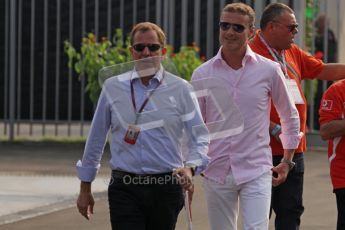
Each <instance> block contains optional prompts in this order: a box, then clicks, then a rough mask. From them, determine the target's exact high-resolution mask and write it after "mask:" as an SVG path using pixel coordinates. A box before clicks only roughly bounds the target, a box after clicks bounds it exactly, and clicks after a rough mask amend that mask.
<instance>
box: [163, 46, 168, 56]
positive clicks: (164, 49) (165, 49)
mask: <svg viewBox="0 0 345 230" xmlns="http://www.w3.org/2000/svg"><path fill="white" fill-rule="evenodd" d="M166 53H167V48H165V47H163V48H162V55H165V54H166Z"/></svg>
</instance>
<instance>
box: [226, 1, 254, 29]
mask: <svg viewBox="0 0 345 230" xmlns="http://www.w3.org/2000/svg"><path fill="white" fill-rule="evenodd" d="M222 12H229V13H239V14H242V15H247V16H248V17H249V24H250V26H254V22H255V12H254V10H253V8H251V7H250V6H249V5H247V4H244V3H242V2H237V3H230V4H227V5H226V6H225V7H224V8H223V11H222Z"/></svg>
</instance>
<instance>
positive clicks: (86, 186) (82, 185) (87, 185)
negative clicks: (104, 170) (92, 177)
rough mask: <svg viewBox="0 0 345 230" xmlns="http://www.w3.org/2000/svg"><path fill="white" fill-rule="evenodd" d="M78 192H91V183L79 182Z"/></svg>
mask: <svg viewBox="0 0 345 230" xmlns="http://www.w3.org/2000/svg"><path fill="white" fill-rule="evenodd" d="M80 192H81V193H82V192H84V193H86V192H88V193H89V192H91V182H85V181H81V182H80Z"/></svg>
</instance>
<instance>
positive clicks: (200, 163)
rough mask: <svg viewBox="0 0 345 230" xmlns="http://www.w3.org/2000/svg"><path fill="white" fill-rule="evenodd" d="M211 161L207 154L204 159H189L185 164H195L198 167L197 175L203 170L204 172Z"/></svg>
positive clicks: (195, 172)
mask: <svg viewBox="0 0 345 230" xmlns="http://www.w3.org/2000/svg"><path fill="white" fill-rule="evenodd" d="M209 161H210V159H209V158H208V157H207V156H205V157H203V158H202V159H197V160H188V161H186V162H185V164H184V165H185V166H193V167H194V166H195V167H196V168H195V171H194V175H195V176H196V175H199V174H200V173H201V172H203V171H204V170H205V169H206V167H207V165H208V163H209Z"/></svg>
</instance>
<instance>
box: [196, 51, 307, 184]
mask: <svg viewBox="0 0 345 230" xmlns="http://www.w3.org/2000/svg"><path fill="white" fill-rule="evenodd" d="M221 49H222V48H220V50H219V51H218V54H217V55H216V56H215V57H213V58H212V59H210V60H209V61H207V62H206V63H204V64H203V65H201V66H199V67H198V68H197V69H196V70H195V71H194V73H193V76H192V81H196V80H202V79H210V78H214V79H221V80H222V82H224V89H225V90H227V91H228V92H227V93H228V95H229V96H230V97H232V100H233V101H234V103H235V104H236V105H237V107H238V109H239V111H240V113H241V115H242V118H243V127H244V129H243V131H242V132H241V133H239V134H237V135H230V136H227V137H223V138H218V139H213V140H211V143H210V146H209V152H208V156H209V157H210V158H211V161H210V163H209V165H208V167H207V168H206V170H205V171H204V175H205V177H207V178H209V179H212V180H215V181H217V182H219V183H224V182H225V178H226V176H227V175H228V174H229V173H230V171H231V172H232V174H233V176H234V178H235V182H236V184H242V183H245V182H248V181H251V180H253V179H255V178H258V177H260V176H261V175H262V174H264V173H267V172H269V171H270V170H271V168H272V153H271V148H270V146H269V142H270V137H269V123H270V120H269V115H270V107H271V104H270V103H271V99H272V101H273V103H274V105H275V106H276V108H277V111H278V113H279V116H280V119H281V124H282V134H281V135H280V138H281V140H282V144H283V147H284V149H295V148H297V146H298V144H299V142H300V138H301V135H300V134H299V116H298V112H297V110H296V107H295V105H294V103H293V101H292V99H291V98H290V96H289V93H288V91H287V87H286V85H285V82H284V81H285V80H284V75H283V72H282V70H281V68H280V66H279V64H277V63H275V62H273V61H271V60H269V59H267V58H265V57H262V56H260V55H258V54H256V53H254V52H253V51H252V50H251V49H250V47H249V46H247V51H246V54H245V56H244V58H243V60H242V68H240V69H238V70H234V69H232V68H231V67H230V66H228V65H227V64H226V62H225V61H224V59H223V58H222V56H221ZM213 99H214V98H212V97H208V96H204V97H201V98H199V104H200V109H201V112H202V115H203V118H204V120H205V122H206V124H207V123H212V122H214V121H217V119H219V117H220V116H219V112H217V109H215V106H214V105H215V104H216V103H214V102H212V100H213ZM229 109H231V108H229ZM225 119H227V118H225Z"/></svg>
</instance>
